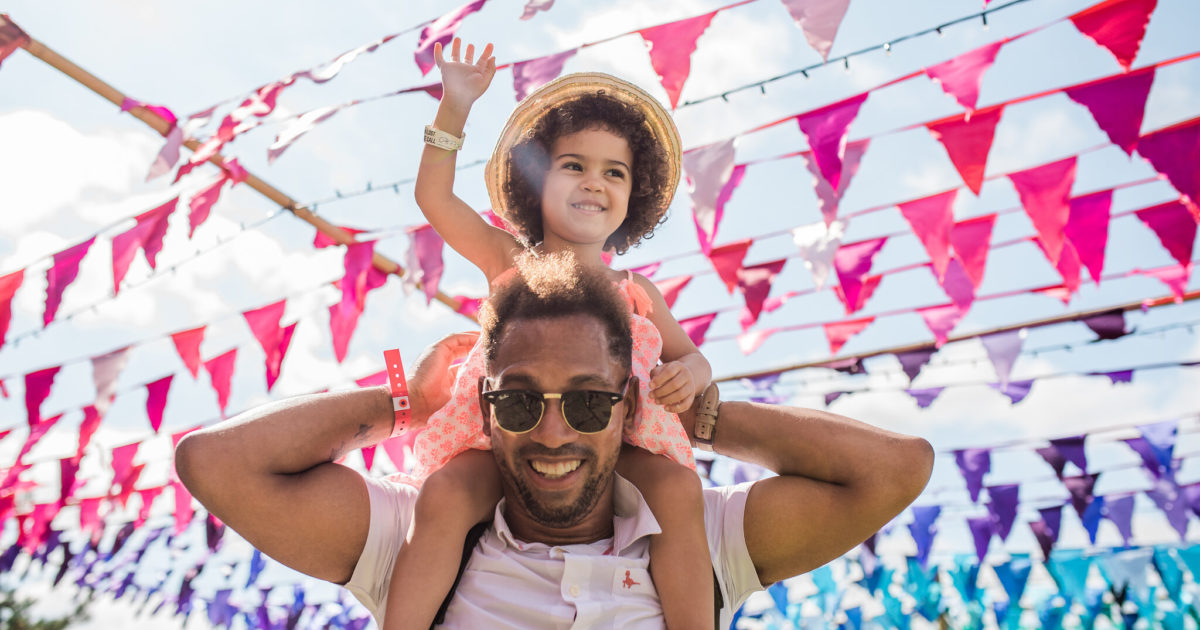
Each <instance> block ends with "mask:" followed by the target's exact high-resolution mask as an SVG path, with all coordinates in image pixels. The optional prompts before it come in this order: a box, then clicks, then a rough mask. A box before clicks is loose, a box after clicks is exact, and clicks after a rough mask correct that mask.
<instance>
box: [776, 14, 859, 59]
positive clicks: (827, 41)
mask: <svg viewBox="0 0 1200 630" xmlns="http://www.w3.org/2000/svg"><path fill="white" fill-rule="evenodd" d="M781 1H782V2H783V6H784V7H785V8H787V11H788V13H789V14H791V16H792V19H793V20H795V21H796V25H797V26H799V27H800V30H802V31H804V39H805V41H807V42H808V45H809V46H812V48H813V50H815V51H817V53H818V54H820V55H821V59H823V60H825V61H829V51H830V50H831V49H832V48H833V40H834V38H835V37H837V32H838V28H839V27H841V25H842V18H844V17H845V16H846V9H848V8H849V7H850V0H781Z"/></svg>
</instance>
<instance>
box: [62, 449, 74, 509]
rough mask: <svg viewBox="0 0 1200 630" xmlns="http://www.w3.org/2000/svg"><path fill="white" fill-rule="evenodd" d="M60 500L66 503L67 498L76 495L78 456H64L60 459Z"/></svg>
mask: <svg viewBox="0 0 1200 630" xmlns="http://www.w3.org/2000/svg"><path fill="white" fill-rule="evenodd" d="M58 471H59V475H58V500H59V501H60V502H61V503H63V504H64V505H66V503H67V499H70V498H71V497H73V496H74V495H75V487H76V486H78V485H79V484H77V483H75V476H76V475H77V474H78V473H79V458H78V457H63V458H61V459H59V460H58Z"/></svg>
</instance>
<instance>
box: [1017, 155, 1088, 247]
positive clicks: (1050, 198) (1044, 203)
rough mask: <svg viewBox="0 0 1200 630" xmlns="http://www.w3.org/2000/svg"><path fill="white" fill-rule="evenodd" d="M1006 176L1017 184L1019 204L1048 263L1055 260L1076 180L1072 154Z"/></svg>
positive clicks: (1061, 243)
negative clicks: (1030, 223) (1027, 216)
mask: <svg viewBox="0 0 1200 630" xmlns="http://www.w3.org/2000/svg"><path fill="white" fill-rule="evenodd" d="M1008 178H1009V179H1010V180H1012V183H1013V186H1014V187H1016V189H1017V195H1019V196H1020V197H1021V205H1022V206H1024V208H1025V212H1026V213H1027V214H1028V215H1029V218H1030V220H1031V221H1033V226H1034V227H1035V228H1036V229H1037V233H1038V236H1039V237H1041V240H1042V244H1044V245H1045V251H1046V257H1047V258H1049V259H1050V263H1051V264H1058V257H1059V255H1060V254H1061V253H1062V246H1063V228H1064V227H1066V225H1067V217H1068V216H1069V215H1070V205H1069V203H1068V200H1069V199H1070V196H1071V187H1072V186H1073V185H1074V184H1075V156H1071V157H1069V158H1067V159H1065V160H1059V161H1057V162H1051V163H1049V164H1043V165H1041V166H1036V167H1034V168H1031V169H1027V170H1024V171H1019V172H1016V173H1009V175H1008Z"/></svg>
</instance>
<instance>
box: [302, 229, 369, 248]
mask: <svg viewBox="0 0 1200 630" xmlns="http://www.w3.org/2000/svg"><path fill="white" fill-rule="evenodd" d="M338 227H339V228H341V229H342V231H343V232H345V233H347V234H349V235H350V238H351V239H352V240H357V239H355V238H354V237H355V235H357V234H362V233H364V232H366V230H360V229H357V228H352V227H346V226H344V225H339V226H338ZM335 245H341V243H339V242H337V241H335V240H333V238H332V237H330V236H328V235H326V234H325V233H324V232H322V231H320V230H317V236H316V237H315V238H313V247H315V248H317V249H322V248H324V247H333V246H335Z"/></svg>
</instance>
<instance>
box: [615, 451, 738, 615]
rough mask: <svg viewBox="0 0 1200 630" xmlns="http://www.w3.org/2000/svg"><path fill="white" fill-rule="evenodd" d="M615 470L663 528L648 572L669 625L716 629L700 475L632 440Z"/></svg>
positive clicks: (654, 543)
mask: <svg viewBox="0 0 1200 630" xmlns="http://www.w3.org/2000/svg"><path fill="white" fill-rule="evenodd" d="M617 472H619V473H620V474H621V476H622V477H625V478H626V479H628V480H629V481H631V482H633V484H634V485H635V486H637V488H638V490H640V491H641V493H642V496H643V497H645V498H646V503H647V504H648V505H649V506H650V510H651V511H652V512H654V517H655V518H656V519H658V524H659V526H660V527H661V528H662V534H659V535H657V536H653V537H651V539H650V577H651V578H653V579H654V588H655V589H657V590H658V597H659V599H660V600H661V601H662V608H663V620H664V621H665V622H666V624H667V628H669V629H672V630H680V629H684V630H690V629H691V628H712V627H713V624H714V623H715V619H714V615H713V607H714V605H715V604H714V601H713V568H712V560H711V559H710V557H709V551H708V537H707V536H706V535H705V532H704V495H703V493H702V492H701V485H700V477H699V476H697V475H696V473H694V472H692V471H691V470H689V469H688V468H687V467H685V466H680V465H679V464H677V463H675V462H673V461H671V460H670V459H668V458H666V457H663V456H661V455H654V454H652V453H650V452H647V451H645V450H642V449H640V448H636V447H633V446H629V445H628V444H626V445H624V447H623V448H622V450H621V457H620V459H619V460H618V461H617Z"/></svg>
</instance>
